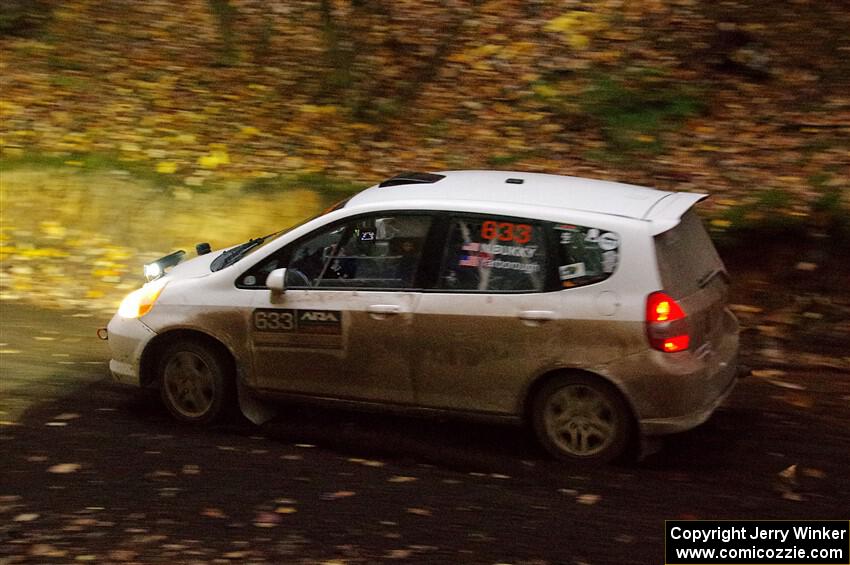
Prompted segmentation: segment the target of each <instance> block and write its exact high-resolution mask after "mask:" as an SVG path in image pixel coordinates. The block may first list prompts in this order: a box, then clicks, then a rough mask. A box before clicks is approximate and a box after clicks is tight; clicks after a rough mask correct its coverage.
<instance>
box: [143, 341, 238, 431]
mask: <svg viewBox="0 0 850 565" xmlns="http://www.w3.org/2000/svg"><path fill="white" fill-rule="evenodd" d="M228 361H229V360H228V359H227V357H226V356H225V355H224V354H223V353H222V352H221V351H220V350H218V349H216V348H214V347H212V346H210V345H207V344H205V343H203V342H201V341H198V340H188V339H186V340H179V341H176V342H174V343H171V344H169V345H168V346H166V348H165V350H164V351H163V353H162V355H161V357H160V361H159V366H158V373H157V374H158V379H159V381H158V382H159V390H160V397H161V399H162V403H163V404H164V405H165V407H166V408H167V409H168V411H169V412H170V413H171V415H172V416H174V418H176V419H177V420H180V421H182V422H187V423H190V424H198V425H205V424H212V423H214V422H218V421H220V420H222V419H223V418H224V417H225V416H226V415H227V414H228V413H229V412H230V408H231V406H232V405H234V404H235V401H236V391H235V388H236V387H235V386H234V385H235V381H234V378H233V370H232V364H231V363H229V362H228Z"/></svg>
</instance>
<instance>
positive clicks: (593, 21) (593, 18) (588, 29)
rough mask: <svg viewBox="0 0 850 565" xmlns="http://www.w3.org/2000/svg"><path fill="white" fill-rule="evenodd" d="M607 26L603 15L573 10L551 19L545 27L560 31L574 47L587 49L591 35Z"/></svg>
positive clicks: (547, 29) (549, 29)
mask: <svg viewBox="0 0 850 565" xmlns="http://www.w3.org/2000/svg"><path fill="white" fill-rule="evenodd" d="M607 27H608V26H607V24H606V22H605V20H604V19H603V18H602V16H600V15H599V14H597V13H595V12H583V11H580V10H572V11H569V12H567V13H565V14H562V15H560V16H558V17H557V18H554V19H552V20H550V21H549V23H548V24H546V27H545V28H544V29H545V30H546V31H553V32H557V33H560V34H561V36H562V37H563V39H564V41H566V42H567V43H568V44H569V45H570V46H571V47H572V48H574V49H586V48H587V47H588V45H589V44H590V38H591V36H592V35H594V34H595V33H598V32H600V31H603V30H605V29H606V28H607Z"/></svg>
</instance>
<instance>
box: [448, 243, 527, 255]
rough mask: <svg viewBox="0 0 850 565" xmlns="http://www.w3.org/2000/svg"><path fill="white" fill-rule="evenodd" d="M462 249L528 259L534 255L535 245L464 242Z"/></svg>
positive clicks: (480, 253) (481, 253)
mask: <svg viewBox="0 0 850 565" xmlns="http://www.w3.org/2000/svg"><path fill="white" fill-rule="evenodd" d="M461 249H462V250H463V251H471V252H474V253H478V254H479V256H483V254H488V255H505V256H509V257H522V258H525V259H530V258H532V257H534V255H535V254H536V253H537V246H536V245H526V246H524V247H518V246H516V245H499V244H496V243H476V242H471V243H465V244H464V245H463V247H461Z"/></svg>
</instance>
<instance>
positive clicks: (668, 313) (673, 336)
mask: <svg viewBox="0 0 850 565" xmlns="http://www.w3.org/2000/svg"><path fill="white" fill-rule="evenodd" d="M646 337H647V338H649V345H650V346H651V347H652V348H653V349H657V350H659V351H664V352H666V353H674V352H676V351H685V350H686V349H687V348H688V346H689V345H690V342H691V337H690V335H689V333H688V317H687V316H686V315H685V312H684V310H682V307H681V306H679V304H678V303H677V302H676V301H675V300H674V299H673V298H672V297H670V296H669V295H668V294H666V293H664V292H653V293H652V294H650V295H649V297H648V298H647V299H646Z"/></svg>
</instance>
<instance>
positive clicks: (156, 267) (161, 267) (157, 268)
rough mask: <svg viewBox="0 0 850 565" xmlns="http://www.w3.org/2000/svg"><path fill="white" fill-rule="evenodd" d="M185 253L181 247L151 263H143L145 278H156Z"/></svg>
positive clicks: (149, 279) (181, 258)
mask: <svg viewBox="0 0 850 565" xmlns="http://www.w3.org/2000/svg"><path fill="white" fill-rule="evenodd" d="M184 255H186V252H185V251H183V250H182V249H181V250H179V251H175V252H174V253H171V254H169V255H166V256H165V257H160V258H159V259H157V260H156V261H154V262H153V263H148V264H147V265H145V279H146V280H147V281H148V282H150V281H152V280H154V279H158V278H159V277H161V276H162V275H164V274H165V270H166V269H168V268H169V267H173V266H174V265H176V264H178V263H179V262H180V261H182V260H183V256H184Z"/></svg>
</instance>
